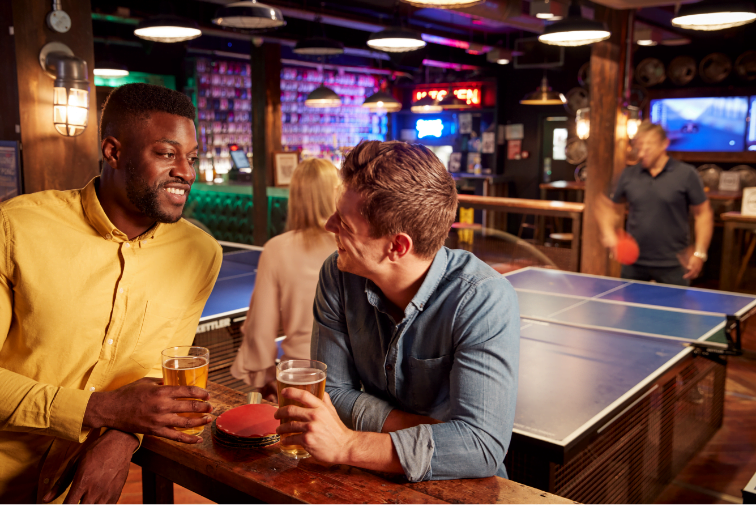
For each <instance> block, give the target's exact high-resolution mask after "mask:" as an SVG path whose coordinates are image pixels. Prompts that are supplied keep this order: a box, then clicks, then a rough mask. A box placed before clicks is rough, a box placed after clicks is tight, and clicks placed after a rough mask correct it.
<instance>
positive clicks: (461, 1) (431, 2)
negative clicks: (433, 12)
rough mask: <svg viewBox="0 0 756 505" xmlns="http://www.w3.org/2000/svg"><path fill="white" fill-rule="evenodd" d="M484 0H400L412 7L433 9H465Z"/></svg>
mask: <svg viewBox="0 0 756 505" xmlns="http://www.w3.org/2000/svg"><path fill="white" fill-rule="evenodd" d="M485 1H486V0H402V2H404V3H406V4H410V5H412V6H414V7H421V8H425V7H430V8H433V9H466V8H467V7H474V6H476V5H480V4H482V3H484V2H485Z"/></svg>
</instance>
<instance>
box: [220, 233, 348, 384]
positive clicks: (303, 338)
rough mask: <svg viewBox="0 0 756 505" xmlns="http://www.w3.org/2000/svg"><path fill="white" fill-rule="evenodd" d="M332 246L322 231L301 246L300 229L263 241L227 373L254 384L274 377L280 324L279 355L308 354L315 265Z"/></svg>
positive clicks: (296, 356)
mask: <svg viewBox="0 0 756 505" xmlns="http://www.w3.org/2000/svg"><path fill="white" fill-rule="evenodd" d="M334 252H336V241H335V240H334V238H333V235H332V234H330V233H327V232H323V234H322V235H321V236H320V237H318V238H317V239H315V240H314V241H313V243H312V244H311V245H310V246H309V247H306V244H305V240H304V237H303V234H302V233H301V232H294V231H290V232H286V233H284V234H282V235H278V236H277V237H273V238H272V239H270V240H269V241H268V242H267V243H266V244H265V248H264V249H263V252H262V254H261V255H260V262H259V263H258V265H257V279H256V280H255V289H254V291H253V292H252V299H251V300H250V302H249V310H248V311H247V319H246V320H245V321H244V325H243V326H242V333H243V335H244V341H243V342H242V345H241V347H240V348H239V353H238V354H237V355H236V360H235V361H234V364H233V365H232V366H231V375H233V376H234V377H236V378H237V379H241V380H243V381H244V382H245V383H246V384H248V385H250V386H254V387H262V386H264V385H265V384H266V383H268V382H270V381H272V380H274V379H275V378H276V373H275V359H276V354H277V350H276V341H275V340H276V337H278V330H279V328H280V327H281V326H283V331H284V335H286V338H285V339H284V340H283V342H281V347H282V349H283V357H282V359H309V358H310V337H311V335H312V322H313V316H312V305H313V302H314V300H315V289H316V287H317V285H318V277H319V274H320V267H321V266H322V265H323V262H324V261H325V260H326V258H328V257H329V256H330V255H331V254H333V253H334Z"/></svg>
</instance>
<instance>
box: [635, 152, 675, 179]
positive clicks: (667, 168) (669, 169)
mask: <svg viewBox="0 0 756 505" xmlns="http://www.w3.org/2000/svg"><path fill="white" fill-rule="evenodd" d="M640 167H641V170H645V171H646V172H648V173H649V174H650V173H651V169H649V168H646V167H644V166H643V163H641V164H640ZM674 169H675V164H674V159H673V158H672V156H669V157H668V158H667V162H666V163H665V164H664V168H662V169H661V172H659V174H657V176H658V175H660V174H662V173H664V172H672V171H673V170H674Z"/></svg>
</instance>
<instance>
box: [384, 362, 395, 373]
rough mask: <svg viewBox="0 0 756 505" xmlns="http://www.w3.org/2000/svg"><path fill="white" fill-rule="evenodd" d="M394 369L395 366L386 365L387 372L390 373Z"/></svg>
mask: <svg viewBox="0 0 756 505" xmlns="http://www.w3.org/2000/svg"><path fill="white" fill-rule="evenodd" d="M393 369H394V365H392V364H391V363H389V364H387V365H386V371H387V372H390V371H391V370H393Z"/></svg>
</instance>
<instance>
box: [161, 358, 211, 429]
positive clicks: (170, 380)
mask: <svg viewBox="0 0 756 505" xmlns="http://www.w3.org/2000/svg"><path fill="white" fill-rule="evenodd" d="M162 363H163V385H165V386H198V387H201V388H202V389H205V388H207V374H208V369H209V367H210V366H209V365H210V351H209V350H207V349H206V348H205V347H193V346H180V347H169V348H168V349H165V350H164V351H163V352H162ZM193 399H194V398H178V400H193ZM179 415H180V416H182V417H204V416H205V415H206V414H203V413H201V412H182V413H180V414H179ZM175 429H176V430H178V431H180V432H182V433H186V434H188V435H199V434H200V433H202V430H204V429H205V426H204V425H202V426H198V427H196V428H175Z"/></svg>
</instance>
